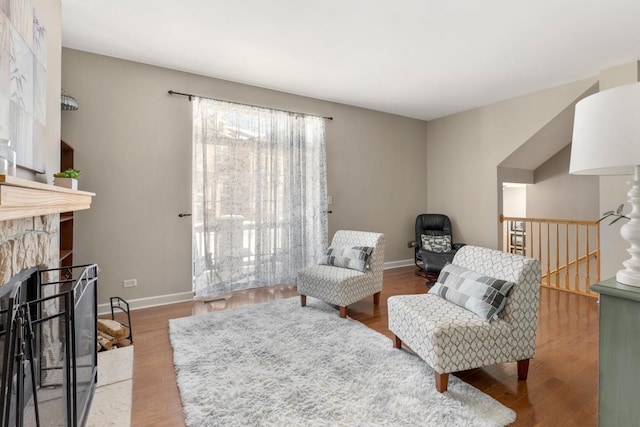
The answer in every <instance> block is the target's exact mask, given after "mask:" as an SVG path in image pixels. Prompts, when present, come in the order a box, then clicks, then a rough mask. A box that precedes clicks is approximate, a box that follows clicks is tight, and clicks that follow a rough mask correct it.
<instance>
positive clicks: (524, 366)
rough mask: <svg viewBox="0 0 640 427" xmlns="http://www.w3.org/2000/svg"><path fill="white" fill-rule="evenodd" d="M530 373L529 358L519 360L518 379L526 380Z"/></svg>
mask: <svg viewBox="0 0 640 427" xmlns="http://www.w3.org/2000/svg"><path fill="white" fill-rule="evenodd" d="M528 375H529V359H524V360H518V379H519V380H526V379H527V376H528Z"/></svg>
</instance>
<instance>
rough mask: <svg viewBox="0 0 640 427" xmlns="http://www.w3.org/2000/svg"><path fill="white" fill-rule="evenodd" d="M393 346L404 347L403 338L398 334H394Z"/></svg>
mask: <svg viewBox="0 0 640 427" xmlns="http://www.w3.org/2000/svg"><path fill="white" fill-rule="evenodd" d="M393 348H402V340H401V339H400V338H398V336H397V335H394V336H393Z"/></svg>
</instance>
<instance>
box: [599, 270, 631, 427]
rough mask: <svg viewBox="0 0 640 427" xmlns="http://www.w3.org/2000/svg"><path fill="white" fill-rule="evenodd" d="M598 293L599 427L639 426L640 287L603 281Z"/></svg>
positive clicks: (614, 281)
mask: <svg viewBox="0 0 640 427" xmlns="http://www.w3.org/2000/svg"><path fill="white" fill-rule="evenodd" d="M591 290H592V291H594V292H598V293H599V294H600V319H599V327H600V332H599V341H600V343H599V344H600V346H599V354H600V355H599V365H600V367H599V377H598V378H599V390H598V400H599V403H598V422H599V426H600V427H618V426H620V427H626V426H635V425H640V288H635V287H632V286H626V285H623V284H621V283H618V282H616V279H615V278H611V279H607V280H605V281H602V282H600V283H597V284H595V285H592V286H591Z"/></svg>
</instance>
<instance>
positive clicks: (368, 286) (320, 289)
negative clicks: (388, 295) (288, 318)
mask: <svg viewBox="0 0 640 427" xmlns="http://www.w3.org/2000/svg"><path fill="white" fill-rule="evenodd" d="M331 246H332V247H345V246H369V247H373V248H374V249H373V252H372V253H371V257H370V258H369V267H368V268H367V269H366V270H365V271H364V272H360V271H356V270H351V269H349V268H343V267H335V266H331V265H312V266H310V267H307V268H304V269H302V270H300V271H299V272H298V278H297V285H298V293H299V294H300V303H301V304H302V306H303V307H304V306H306V305H307V296H310V297H314V298H318V299H320V300H322V301H325V302H328V303H329V304H333V305H337V306H338V307H339V308H340V317H342V318H345V317H347V307H348V306H349V305H351V304H353V303H354V302H356V301H360V300H361V299H364V298H366V297H368V296H370V295H373V303H374V305H378V304H379V303H380V292H381V291H382V270H383V267H384V234H381V233H371V232H366V231H351V230H338V231H336V234H335V235H334V236H333V240H332V241H331Z"/></svg>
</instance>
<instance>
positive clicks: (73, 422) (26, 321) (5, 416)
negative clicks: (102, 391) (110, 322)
mask: <svg viewBox="0 0 640 427" xmlns="http://www.w3.org/2000/svg"><path fill="white" fill-rule="evenodd" d="M97 277H98V267H97V266H96V265H95V264H92V265H83V266H75V267H64V268H55V269H45V268H30V269H28V270H25V271H23V272H21V273H19V274H17V275H15V276H14V277H13V278H12V279H11V280H9V282H7V283H6V284H5V285H3V286H1V287H0V356H1V357H2V365H1V369H2V370H1V371H0V379H1V380H0V381H1V382H0V408H1V411H0V415H1V418H0V421H1V423H0V426H2V427H4V426H11V427H13V426H73V427H75V426H82V425H84V424H85V422H86V419H87V416H88V413H89V408H90V405H91V400H92V398H93V394H94V391H95V387H96V380H97V348H96V340H97V337H96V334H97V332H96V324H97V295H96V291H97V289H96V288H97Z"/></svg>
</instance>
